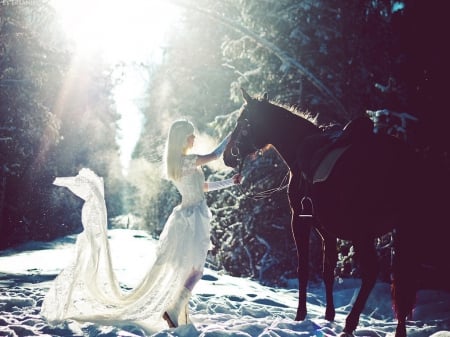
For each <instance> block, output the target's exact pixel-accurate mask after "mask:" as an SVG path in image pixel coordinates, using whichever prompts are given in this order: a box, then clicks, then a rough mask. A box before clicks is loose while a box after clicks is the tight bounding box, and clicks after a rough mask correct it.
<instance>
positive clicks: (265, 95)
mask: <svg viewBox="0 0 450 337" xmlns="http://www.w3.org/2000/svg"><path fill="white" fill-rule="evenodd" d="M263 100H265V101H268V100H269V94H268V93H267V92H265V93H264V95H263Z"/></svg>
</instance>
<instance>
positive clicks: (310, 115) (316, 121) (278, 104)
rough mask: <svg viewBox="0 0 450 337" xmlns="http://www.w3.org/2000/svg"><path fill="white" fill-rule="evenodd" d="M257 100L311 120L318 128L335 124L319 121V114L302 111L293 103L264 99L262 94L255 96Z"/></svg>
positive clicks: (324, 128) (327, 127)
mask: <svg viewBox="0 0 450 337" xmlns="http://www.w3.org/2000/svg"><path fill="white" fill-rule="evenodd" d="M256 99H257V100H259V101H260V102H266V103H268V104H272V105H274V106H276V107H278V108H281V109H284V110H287V111H288V112H290V113H291V114H293V115H295V116H299V117H301V118H303V119H306V120H307V121H309V122H311V123H312V124H314V125H315V126H317V127H318V128H319V129H322V130H326V129H329V128H332V127H334V126H335V125H336V123H329V122H328V123H321V122H319V114H317V113H316V114H314V113H312V112H310V111H304V110H300V109H299V108H298V107H297V106H295V105H289V104H286V103H282V102H279V101H277V100H266V99H264V98H263V96H260V97H257V98H256Z"/></svg>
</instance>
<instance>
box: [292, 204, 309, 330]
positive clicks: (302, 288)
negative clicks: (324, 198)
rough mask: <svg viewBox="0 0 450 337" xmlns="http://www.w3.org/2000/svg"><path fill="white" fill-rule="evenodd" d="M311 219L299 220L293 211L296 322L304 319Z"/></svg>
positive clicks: (298, 215) (297, 214) (298, 216)
mask: <svg viewBox="0 0 450 337" xmlns="http://www.w3.org/2000/svg"><path fill="white" fill-rule="evenodd" d="M312 221H313V219H312V218H301V217H300V214H299V213H297V212H296V211H295V210H294V212H293V215H292V221H291V225H292V233H293V235H294V240H295V245H296V247H297V258H298V267H297V276H298V307H297V315H296V316H295V320H296V321H303V320H304V319H305V318H306V313H307V310H306V290H307V287H308V278H309V236H310V232H311V226H312Z"/></svg>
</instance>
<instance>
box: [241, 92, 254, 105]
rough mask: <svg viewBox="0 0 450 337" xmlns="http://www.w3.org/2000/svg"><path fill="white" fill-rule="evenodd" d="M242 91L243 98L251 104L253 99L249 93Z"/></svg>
mask: <svg viewBox="0 0 450 337" xmlns="http://www.w3.org/2000/svg"><path fill="white" fill-rule="evenodd" d="M241 91H242V97H243V98H244V101H245V103H249V102H251V100H252V98H251V96H250V95H249V94H248V93H247V91H245V89H244V88H241Z"/></svg>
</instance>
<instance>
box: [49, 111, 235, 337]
mask: <svg viewBox="0 0 450 337" xmlns="http://www.w3.org/2000/svg"><path fill="white" fill-rule="evenodd" d="M194 140H195V135H194V126H193V125H192V123H190V122H189V121H187V120H178V121H175V122H174V123H173V124H172V126H171V128H170V131H169V136H168V139H167V144H166V152H165V164H166V174H167V177H168V178H169V179H171V180H172V181H173V182H174V184H175V186H176V187H177V189H178V190H179V192H180V194H181V196H182V202H181V204H180V205H178V206H176V207H175V208H174V210H173V211H172V214H171V215H170V216H169V218H168V220H167V222H166V224H165V226H164V229H163V231H162V233H161V235H160V238H159V241H158V247H157V253H156V259H155V262H154V263H153V265H152V267H151V268H150V270H149V271H148V272H147V273H146V275H145V276H144V278H143V279H142V281H141V282H140V283H139V284H138V285H137V286H136V287H135V288H134V289H133V290H131V291H128V292H124V291H123V290H122V289H121V288H120V287H119V285H118V282H117V280H116V277H115V275H114V271H113V269H112V262H111V255H110V251H109V244H108V239H107V223H106V219H107V217H106V208H105V201H104V192H103V180H102V178H100V177H98V176H97V175H95V173H93V172H92V171H90V170H89V169H82V170H81V171H80V172H79V174H78V175H77V176H76V177H65V178H56V180H55V182H54V183H55V185H58V186H65V187H68V188H69V189H70V190H71V191H72V192H73V193H75V194H76V195H78V196H79V197H81V198H82V199H84V200H85V204H84V205H83V209H82V222H83V227H84V231H83V232H82V233H81V234H79V235H78V237H77V243H76V257H75V259H74V260H73V262H72V263H71V264H70V265H69V266H68V267H67V268H65V269H64V270H63V271H62V272H61V273H60V274H59V275H58V277H57V278H56V279H55V281H54V282H53V284H52V286H51V288H50V290H49V292H48V293H47V295H46V297H45V299H44V301H43V304H42V310H41V314H42V315H43V316H44V317H45V318H46V319H47V320H48V321H49V322H50V323H52V324H55V323H59V322H62V321H64V320H67V319H74V320H77V321H89V322H98V323H104V324H113V325H126V324H130V323H132V324H138V325H140V326H142V327H143V328H144V329H145V330H147V331H156V330H158V329H161V328H163V326H162V325H161V322H164V321H163V318H164V320H166V322H167V323H168V325H169V327H177V326H178V325H180V324H187V323H188V322H189V318H188V310H187V304H188V302H189V298H190V296H191V291H192V289H193V287H194V286H195V284H196V283H197V282H198V281H199V280H200V278H201V276H202V273H203V266H204V263H205V259H206V254H207V251H208V249H209V247H210V238H209V236H210V233H209V232H210V220H211V212H210V211H209V209H208V207H207V205H206V201H205V195H204V192H205V191H212V190H217V189H221V188H225V187H229V186H233V185H235V184H239V183H240V180H241V179H240V176H239V175H235V176H234V177H233V178H230V179H226V180H223V181H219V182H205V178H204V175H203V172H202V170H201V169H200V166H201V165H204V164H206V163H208V162H210V161H212V160H215V159H217V158H219V157H220V156H221V155H222V153H223V151H224V149H225V146H226V144H227V143H228V140H229V137H227V138H225V139H224V140H223V141H222V142H221V143H220V144H219V146H218V147H217V148H216V149H215V150H214V151H212V152H211V153H209V154H207V155H195V154H188V152H189V151H190V150H191V149H192V146H193V144H194Z"/></svg>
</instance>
